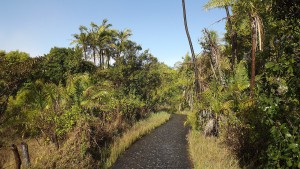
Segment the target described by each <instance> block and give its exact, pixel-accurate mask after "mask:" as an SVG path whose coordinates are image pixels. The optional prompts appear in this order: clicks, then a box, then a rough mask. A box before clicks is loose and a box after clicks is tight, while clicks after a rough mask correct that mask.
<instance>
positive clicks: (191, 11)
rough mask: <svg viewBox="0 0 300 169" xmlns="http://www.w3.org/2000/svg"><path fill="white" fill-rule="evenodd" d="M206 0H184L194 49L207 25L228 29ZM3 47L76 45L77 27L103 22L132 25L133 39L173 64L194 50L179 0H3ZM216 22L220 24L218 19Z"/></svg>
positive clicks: (45, 49)
mask: <svg viewBox="0 0 300 169" xmlns="http://www.w3.org/2000/svg"><path fill="white" fill-rule="evenodd" d="M206 2H207V0H186V10H187V20H188V26H189V31H190V35H191V38H192V41H193V45H194V49H195V52H196V53H199V52H201V47H200V45H199V43H198V40H199V39H200V38H201V36H202V32H201V31H202V30H203V29H204V28H208V29H211V30H215V31H217V32H218V34H219V35H220V37H222V36H223V34H224V32H225V22H224V21H221V22H217V21H219V20H221V19H222V18H224V17H225V11H224V10H222V9H213V10H209V11H205V10H204V9H203V5H204V4H205V3H206ZM0 4H1V10H0V21H1V26H0V50H5V51H6V52H9V51H12V50H20V51H23V52H27V53H29V54H30V56H31V57H35V56H43V55H44V54H47V53H49V51H50V49H51V48H52V47H55V46H56V47H72V45H70V43H71V41H72V40H73V37H72V34H76V33H79V26H80V25H84V26H88V27H89V24H90V23H91V22H94V23H97V24H101V23H102V20H103V19H105V18H106V19H108V22H109V23H111V24H112V25H113V26H112V28H113V29H117V30H124V29H130V30H132V33H133V36H132V37H131V40H133V41H135V42H136V43H138V44H140V45H141V46H142V48H143V50H146V49H149V50H150V52H151V53H152V54H153V55H154V56H155V57H157V58H158V60H159V61H160V62H164V63H165V64H167V65H169V66H173V65H174V64H175V63H176V62H178V61H181V60H182V57H183V56H184V55H185V54H186V53H187V52H190V49H189V45H188V40H187V37H186V34H185V29H184V24H183V14H182V6H181V0H2V1H1V3H0ZM216 22H217V23H216Z"/></svg>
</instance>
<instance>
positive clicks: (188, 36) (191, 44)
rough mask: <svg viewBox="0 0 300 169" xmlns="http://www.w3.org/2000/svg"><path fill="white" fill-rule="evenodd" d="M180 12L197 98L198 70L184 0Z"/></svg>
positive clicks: (198, 87)
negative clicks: (189, 51) (188, 46)
mask: <svg viewBox="0 0 300 169" xmlns="http://www.w3.org/2000/svg"><path fill="white" fill-rule="evenodd" d="M182 10H183V19H184V27H185V32H186V36H187V38H188V41H189V45H190V49H191V53H192V61H193V67H194V75H195V82H194V83H195V92H196V95H197V97H198V94H199V93H200V84H199V80H198V77H199V76H198V70H197V65H196V56H195V52H194V48H193V43H192V40H191V37H190V33H189V29H188V25H187V19H186V10H185V0H182Z"/></svg>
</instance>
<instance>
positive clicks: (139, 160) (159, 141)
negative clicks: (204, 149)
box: [112, 115, 191, 169]
mask: <svg viewBox="0 0 300 169" xmlns="http://www.w3.org/2000/svg"><path fill="white" fill-rule="evenodd" d="M185 119H186V116H184V115H172V116H171V119H170V120H169V121H168V122H167V123H166V124H164V125H162V126H160V127H158V128H157V129H155V130H154V131H152V132H151V133H150V134H148V135H146V136H144V137H143V138H141V139H140V140H138V141H137V142H135V143H134V144H133V145H132V146H131V147H130V148H129V149H128V150H126V151H125V152H124V153H123V154H122V155H121V156H120V157H119V159H118V160H117V161H116V163H115V164H114V165H113V167H112V169H142V168H151V169H155V168H174V169H175V168H176V169H189V168H191V165H190V161H189V158H188V151H187V140H186V135H187V133H188V127H184V125H183V123H184V121H185Z"/></svg>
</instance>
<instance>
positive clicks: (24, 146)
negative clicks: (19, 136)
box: [21, 142, 30, 167]
mask: <svg viewBox="0 0 300 169" xmlns="http://www.w3.org/2000/svg"><path fill="white" fill-rule="evenodd" d="M21 146H22V152H23V158H24V164H25V166H26V167H29V166H30V157H29V152H28V145H27V144H26V143H25V142H22V143H21Z"/></svg>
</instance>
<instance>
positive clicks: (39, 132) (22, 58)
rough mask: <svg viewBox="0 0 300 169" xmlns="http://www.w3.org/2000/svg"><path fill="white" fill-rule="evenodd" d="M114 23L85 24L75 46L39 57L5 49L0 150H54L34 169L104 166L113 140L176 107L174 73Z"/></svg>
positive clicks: (3, 56)
mask: <svg viewBox="0 0 300 169" xmlns="http://www.w3.org/2000/svg"><path fill="white" fill-rule="evenodd" d="M111 26H112V25H111V24H108V23H107V20H103V22H102V24H101V25H97V24H95V23H91V25H90V27H89V28H88V27H85V26H80V29H79V30H80V32H79V34H74V35H73V37H74V41H73V42H72V43H74V44H75V45H76V47H75V48H58V47H53V48H52V49H51V50H50V52H49V53H48V54H46V55H44V56H42V57H38V58H31V57H29V55H28V54H26V53H24V52H19V51H12V52H9V53H6V52H5V51H1V54H0V55H1V58H0V59H1V65H0V72H1V80H0V85H1V92H0V93H1V100H0V110H1V112H0V136H1V140H0V147H6V146H8V145H9V144H11V143H14V141H15V142H16V141H17V140H20V139H21V138H22V139H28V138H39V139H40V138H42V139H43V140H44V141H43V142H44V143H45V145H48V144H52V145H55V147H56V149H57V153H54V154H46V156H45V158H44V159H41V160H40V161H39V162H38V163H37V166H36V167H41V166H43V165H45V166H48V167H53V165H58V166H57V167H64V166H68V165H70V164H69V163H71V162H72V166H76V168H81V167H84V168H94V167H96V166H98V167H99V166H100V167H101V166H103V165H104V162H105V160H106V159H107V158H108V157H109V154H110V149H109V147H110V144H111V143H112V141H113V140H114V138H115V137H117V136H119V135H122V133H123V132H124V131H126V130H127V129H128V128H129V127H130V126H132V125H133V124H134V123H135V122H137V121H139V120H140V119H143V118H145V117H148V116H149V115H150V114H151V113H153V112H158V111H160V110H165V111H171V110H175V109H176V108H175V106H174V105H176V102H177V100H179V98H177V97H174V95H175V94H177V93H178V92H179V91H180V87H179V85H177V86H176V85H175V86H174V85H172V86H169V85H168V84H169V83H171V81H174V80H175V79H176V77H177V76H178V74H177V73H176V71H175V70H172V69H171V68H169V67H168V66H166V65H165V64H162V63H159V62H158V61H157V59H156V58H155V57H154V56H152V55H151V54H150V53H149V52H148V51H147V50H145V51H142V48H141V46H139V45H137V44H136V43H135V42H133V41H131V40H130V39H129V38H130V36H131V32H130V30H124V31H117V30H115V29H112V28H111ZM74 135H75V137H74ZM2 138H3V139H2ZM72 145H73V146H72ZM74 146H75V147H74ZM79 154H80V155H79ZM3 158H4V157H3ZM47 159H56V160H50V161H47ZM63 159H64V160H63ZM67 159H68V160H67ZM62 160H63V161H64V162H61V161H62ZM67 161H68V162H67ZM73 162H74V163H73ZM76 164H77V165H76ZM80 166H81V167H80Z"/></svg>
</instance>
